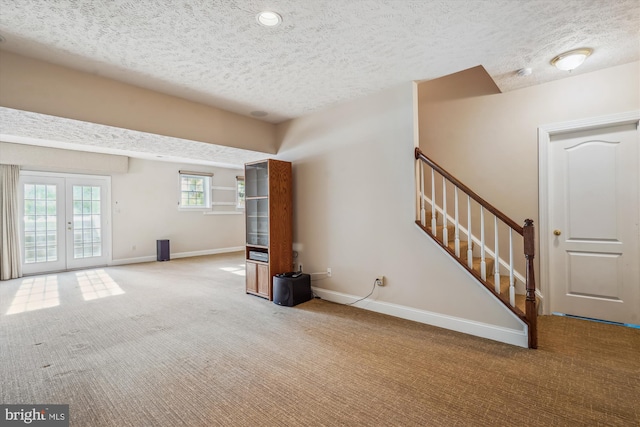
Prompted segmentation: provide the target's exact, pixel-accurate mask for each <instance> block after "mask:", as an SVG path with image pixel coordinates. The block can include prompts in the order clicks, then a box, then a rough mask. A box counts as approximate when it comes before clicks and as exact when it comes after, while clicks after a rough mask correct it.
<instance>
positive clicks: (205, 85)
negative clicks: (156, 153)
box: [0, 0, 640, 136]
mask: <svg viewBox="0 0 640 427" xmlns="http://www.w3.org/2000/svg"><path fill="white" fill-rule="evenodd" d="M0 5H1V6H0V34H1V35H2V36H3V37H4V38H5V42H3V43H2V45H0V48H2V49H3V50H7V51H12V52H16V53H20V54H22V55H26V56H31V57H35V58H39V59H42V60H46V61H49V62H53V63H56V64H60V65H64V66H68V67H71V68H76V69H79V70H84V71H87V72H91V73H95V74H99V75H102V76H105V77H110V78H113V79H116V80H120V81H123V82H126V83H130V84H134V85H137V86H141V87H145V88H148V89H152V90H156V91H159V92H164V93H168V94H171V95H175V96H179V97H183V98H186V99H190V100H193V101H197V102H201V103H204V104H208V105H212V106H215V107H219V108H223V109H226V110H229V111H233V112H236V113H239V114H243V115H247V116H251V113H252V112H255V111H264V112H266V113H268V115H266V116H265V117H262V118H261V119H262V120H265V121H268V122H271V123H279V122H282V121H284V120H287V119H291V118H295V117H299V116H303V115H306V114H310V113H313V112H315V111H319V110H321V109H324V108H327V107H329V106H331V105H334V104H336V103H340V102H344V101H348V100H351V99H355V98H358V97H362V96H365V95H368V94H371V93H374V92H377V91H380V90H382V89H385V88H388V87H392V86H395V85H397V84H400V83H404V82H408V81H412V80H428V79H433V78H437V77H441V76H444V75H447V74H451V73H455V72H458V71H461V70H464V69H467V68H471V67H474V66H477V65H482V66H484V67H485V69H486V70H487V71H488V73H489V74H490V75H491V76H492V77H493V79H494V80H495V81H496V83H497V85H498V87H500V89H501V90H502V91H510V90H515V89H519V88H523V87H526V86H530V85H535V84H539V83H543V82H547V81H551V80H555V79H560V78H564V77H568V76H569V75H571V74H569V73H568V72H563V71H559V70H556V69H555V68H554V67H552V66H551V65H550V64H549V61H550V60H551V58H552V57H553V56H555V55H556V54H559V53H562V52H564V51H567V50H570V49H574V48H578V47H583V46H587V47H591V48H593V49H594V53H593V55H592V56H591V57H590V58H589V59H588V60H587V61H586V62H585V64H584V65H583V66H582V67H581V68H579V69H577V70H575V71H573V72H572V74H573V75H575V74H580V73H585V72H589V71H595V70H598V69H602V68H606V67H611V66H615V65H619V64H624V63H628V62H632V61H637V60H638V59H640V1H638V0H608V1H605V0H308V1H302V0H269V1H265V0H111V1H95V0H55V1H52V0H0ZM265 9H270V10H273V11H276V12H278V13H280V14H281V15H282V17H283V22H282V24H281V25H280V26H279V27H277V28H265V27H262V26H260V25H258V23H257V22H256V14H257V13H258V12H259V11H261V10H265ZM524 67H530V68H532V69H533V74H532V75H530V76H527V77H518V76H517V75H516V71H517V70H518V69H520V68H524ZM0 97H1V94H0ZM0 99H1V98H0ZM7 116H15V115H13V114H1V115H0V120H2V122H1V123H2V124H3V126H4V125H5V124H6V123H7V122H6V121H5V120H7ZM48 121H50V120H43V122H48ZM3 133H4V132H3ZM58 133H60V132H58ZM62 136H64V135H62Z"/></svg>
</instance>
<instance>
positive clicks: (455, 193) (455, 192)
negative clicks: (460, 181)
mask: <svg viewBox="0 0 640 427" xmlns="http://www.w3.org/2000/svg"><path fill="white" fill-rule="evenodd" d="M453 188H454V190H453V200H454V203H453V204H454V210H455V217H456V218H455V219H456V231H455V233H456V234H455V236H454V238H455V251H456V256H457V257H458V258H460V221H459V217H458V187H453Z"/></svg>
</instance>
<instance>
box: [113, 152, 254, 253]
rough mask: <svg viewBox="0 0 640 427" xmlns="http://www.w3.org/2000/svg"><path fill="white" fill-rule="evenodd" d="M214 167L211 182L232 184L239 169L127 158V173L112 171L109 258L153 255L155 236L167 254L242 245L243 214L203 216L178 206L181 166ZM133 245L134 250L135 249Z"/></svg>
mask: <svg viewBox="0 0 640 427" xmlns="http://www.w3.org/2000/svg"><path fill="white" fill-rule="evenodd" d="M181 169H182V170H190V171H202V172H213V173H214V176H213V185H215V186H223V187H228V186H235V182H236V175H238V174H242V172H241V171H240V170H238V169H223V168H214V167H206V166H196V165H187V164H179V163H169V162H159V161H153V160H142V159H134V158H132V159H130V161H129V172H128V173H126V174H118V175H113V177H112V179H111V189H112V195H111V204H112V206H111V207H112V218H113V259H114V261H118V260H128V259H135V258H139V257H148V256H155V253H156V246H155V245H156V240H157V239H169V240H170V241H171V242H170V243H171V253H181V254H187V253H193V252H195V253H196V254H197V253H199V252H202V253H208V252H212V251H215V250H219V249H227V248H241V247H243V245H244V215H204V214H203V213H202V212H185V211H179V210H178V201H179V188H180V187H179V179H178V171H179V170H181ZM134 247H135V249H134Z"/></svg>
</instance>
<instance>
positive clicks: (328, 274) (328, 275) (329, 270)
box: [327, 267, 331, 277]
mask: <svg viewBox="0 0 640 427" xmlns="http://www.w3.org/2000/svg"><path fill="white" fill-rule="evenodd" d="M327 277H331V267H327Z"/></svg>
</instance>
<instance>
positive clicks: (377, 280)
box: [376, 276, 384, 286]
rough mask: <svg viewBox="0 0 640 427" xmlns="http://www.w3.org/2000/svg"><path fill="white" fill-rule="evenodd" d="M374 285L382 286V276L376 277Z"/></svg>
mask: <svg viewBox="0 0 640 427" xmlns="http://www.w3.org/2000/svg"><path fill="white" fill-rule="evenodd" d="M376 285H377V286H384V276H378V277H376Z"/></svg>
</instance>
